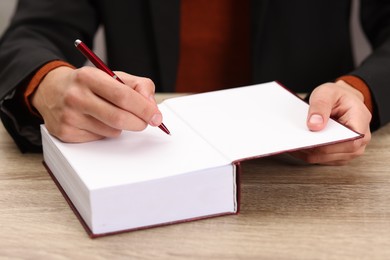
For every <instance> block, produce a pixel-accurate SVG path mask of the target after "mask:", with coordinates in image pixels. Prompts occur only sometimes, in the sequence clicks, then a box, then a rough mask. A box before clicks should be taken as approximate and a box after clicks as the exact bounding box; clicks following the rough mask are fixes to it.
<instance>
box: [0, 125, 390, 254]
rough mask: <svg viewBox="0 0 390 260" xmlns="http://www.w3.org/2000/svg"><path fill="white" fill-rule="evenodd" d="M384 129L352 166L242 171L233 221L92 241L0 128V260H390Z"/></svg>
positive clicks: (280, 162)
mask: <svg viewBox="0 0 390 260" xmlns="http://www.w3.org/2000/svg"><path fill="white" fill-rule="evenodd" d="M389 147H390V126H388V127H385V128H383V129H381V130H380V131H378V132H376V133H375V134H374V135H373V139H372V142H371V144H370V146H369V147H368V148H367V151H366V154H365V155H364V156H363V157H361V158H358V159H357V160H355V161H353V162H352V163H351V164H350V165H348V166H341V167H340V166H338V167H327V166H308V165H303V164H299V163H296V162H293V161H290V160H286V159H284V158H280V157H272V158H263V159H258V160H255V161H251V162H246V163H244V164H243V175H242V184H241V187H242V200H241V202H242V204H241V213H240V214H239V215H233V216H224V217H218V218H212V219H206V220H200V221H195V222H190V223H183V224H177V225H171V226H165V227H158V228H154V229H148V230H142V231H136V232H130V233H124V234H119V235H113V236H107V237H103V238H98V239H90V238H89V237H88V236H87V234H86V233H85V231H84V229H83V227H82V226H81V225H80V223H79V221H78V219H77V218H76V216H75V215H74V213H73V211H71V209H70V208H69V206H68V204H67V203H66V201H65V200H64V198H63V197H62V195H61V193H60V192H59V191H58V189H57V187H56V186H55V184H54V183H53V181H52V180H51V178H50V177H49V175H48V173H47V172H46V170H45V168H44V167H43V165H42V163H41V162H42V155H41V154H21V153H20V152H19V151H18V149H17V147H16V146H15V145H14V143H13V141H12V140H11V138H10V137H9V136H8V134H7V133H6V131H5V130H4V127H3V126H2V125H1V126H0V165H1V167H0V205H1V206H0V258H2V257H5V258H28V259H68V258H71V259H116V258H126V259H129V258H137V259H149V258H151V259H390V149H389Z"/></svg>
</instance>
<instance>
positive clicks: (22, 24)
mask: <svg viewBox="0 0 390 260" xmlns="http://www.w3.org/2000/svg"><path fill="white" fill-rule="evenodd" d="M92 3H93V2H91V1H88V0H70V1H59V0H36V1H29V0H20V1H19V2H18V5H17V8H16V12H15V14H14V16H13V18H12V20H11V23H10V26H9V28H8V29H7V30H6V32H5V34H4V35H3V36H2V38H1V40H0V64H1V66H0V116H1V119H2V122H3V124H4V126H5V127H6V129H7V131H8V132H9V133H10V135H11V136H12V137H13V139H14V140H15V142H16V144H17V145H18V147H19V148H20V150H21V151H23V152H28V151H33V152H35V151H40V150H41V142H40V132H39V124H40V123H42V120H40V119H39V118H37V117H34V116H31V113H30V112H29V111H28V109H27V108H26V106H25V102H24V91H25V88H26V86H27V85H28V83H29V81H30V80H31V79H32V77H33V76H34V74H35V73H36V72H37V71H38V70H39V69H40V68H41V67H42V66H44V65H45V64H47V63H48V62H51V61H54V60H63V61H66V62H67V63H69V64H72V65H74V66H77V67H78V66H82V65H83V64H84V62H85V59H84V58H83V57H82V56H81V55H80V54H79V53H78V52H77V51H75V49H74V46H73V41H74V40H75V39H76V38H81V39H83V40H84V41H85V42H86V43H87V44H89V45H91V44H92V40H93V36H94V34H95V31H96V29H97V27H98V24H99V20H98V16H97V14H96V10H95V7H94V6H92Z"/></svg>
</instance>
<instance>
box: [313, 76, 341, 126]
mask: <svg viewBox="0 0 390 260" xmlns="http://www.w3.org/2000/svg"><path fill="white" fill-rule="evenodd" d="M336 93H337V91H334V88H333V89H332V85H331V84H330V83H325V84H323V85H321V86H319V87H317V88H316V89H315V90H314V91H313V92H312V94H311V95H310V101H309V104H310V106H309V111H308V116H307V126H308V128H309V129H310V130H311V131H319V130H322V129H323V128H324V127H325V126H326V124H327V123H328V120H329V117H330V115H331V113H332V109H333V107H334V106H335V104H336V102H337V100H338V95H337V94H336Z"/></svg>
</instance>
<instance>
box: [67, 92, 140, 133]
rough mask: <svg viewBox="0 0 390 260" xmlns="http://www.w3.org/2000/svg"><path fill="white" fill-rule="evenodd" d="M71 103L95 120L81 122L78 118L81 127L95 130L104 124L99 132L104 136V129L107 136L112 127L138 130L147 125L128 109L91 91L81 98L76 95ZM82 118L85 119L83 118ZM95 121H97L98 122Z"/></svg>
mask: <svg viewBox="0 0 390 260" xmlns="http://www.w3.org/2000/svg"><path fill="white" fill-rule="evenodd" d="M72 103H73V104H74V107H75V110H77V111H78V112H80V113H81V114H83V115H88V116H90V117H92V118H94V119H95V120H96V121H92V120H87V122H86V123H84V124H83V123H82V121H83V120H79V121H80V124H81V125H82V128H84V129H87V130H89V131H92V132H96V131H94V130H93V129H95V128H97V127H100V125H106V127H104V128H102V130H101V131H103V132H102V133H101V134H103V135H104V136H106V135H105V134H104V132H106V131H107V133H108V136H110V135H111V134H110V132H111V131H113V132H114V130H113V129H116V130H117V131H118V130H130V131H140V130H143V129H145V128H146V126H147V124H146V122H145V121H143V120H142V119H141V118H139V117H137V116H136V115H134V114H132V113H130V112H129V111H126V110H123V109H121V108H120V107H117V106H115V105H113V104H112V103H110V102H107V101H106V100H105V99H102V98H100V97H99V96H96V95H94V94H93V93H87V94H86V95H85V96H83V97H82V98H81V97H80V96H76V97H74V98H73V101H72ZM84 120H86V119H85V118H84ZM97 121H99V122H100V124H99V123H98V122H97ZM111 129H112V130H111Z"/></svg>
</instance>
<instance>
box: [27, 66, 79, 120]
mask: <svg viewBox="0 0 390 260" xmlns="http://www.w3.org/2000/svg"><path fill="white" fill-rule="evenodd" d="M73 70H74V69H73V67H70V66H59V67H56V68H54V69H52V70H50V71H49V72H47V73H46V74H45V75H44V76H43V77H42V79H41V81H40V83H39V84H38V86H37V87H36V89H35V91H34V92H33V93H32V94H31V96H30V102H31V105H32V106H33V108H35V109H36V110H37V111H38V112H39V113H40V114H41V115H42V108H43V106H48V104H49V103H50V99H52V95H53V93H54V90H55V89H56V88H54V86H58V85H61V84H63V83H64V82H65V81H66V77H67V75H68V73H70V72H72V71H73Z"/></svg>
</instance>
